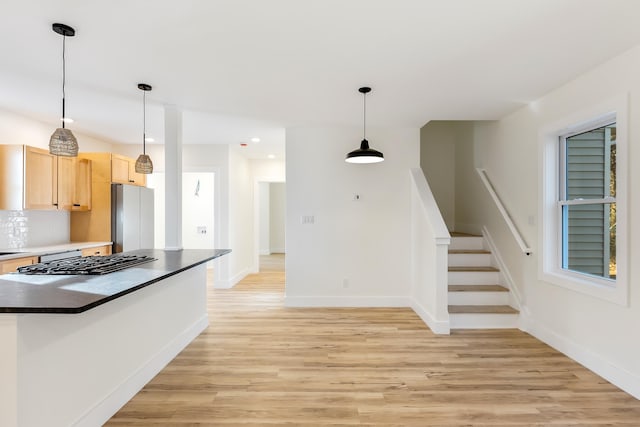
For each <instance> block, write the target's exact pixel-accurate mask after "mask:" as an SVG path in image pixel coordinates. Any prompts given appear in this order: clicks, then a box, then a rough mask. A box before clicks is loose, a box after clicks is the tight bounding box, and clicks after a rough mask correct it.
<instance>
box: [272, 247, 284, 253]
mask: <svg viewBox="0 0 640 427" xmlns="http://www.w3.org/2000/svg"><path fill="white" fill-rule="evenodd" d="M284 252H285V251H284V248H271V253H272V254H283V253H284Z"/></svg>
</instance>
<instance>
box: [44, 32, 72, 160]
mask: <svg viewBox="0 0 640 427" xmlns="http://www.w3.org/2000/svg"><path fill="white" fill-rule="evenodd" d="M51 27H52V29H53V31H55V32H56V33H58V34H60V35H61V36H62V127H61V128H58V129H56V130H55V132H53V135H51V138H50V139H49V153H51V154H54V155H56V156H65V157H76V156H77V155H78V140H77V139H76V137H75V136H73V133H71V131H70V130H69V129H65V127H64V122H65V118H66V117H65V78H66V68H65V66H66V64H65V59H64V54H65V41H66V39H67V37H73V36H75V35H76V30H74V29H73V28H71V27H70V26H68V25H65V24H58V23H56V24H53V25H52V26H51Z"/></svg>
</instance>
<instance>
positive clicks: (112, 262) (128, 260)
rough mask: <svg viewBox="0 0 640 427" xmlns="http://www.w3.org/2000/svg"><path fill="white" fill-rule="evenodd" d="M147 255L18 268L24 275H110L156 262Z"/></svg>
mask: <svg viewBox="0 0 640 427" xmlns="http://www.w3.org/2000/svg"><path fill="white" fill-rule="evenodd" d="M155 260H156V258H152V257H149V256H146V255H126V254H113V255H103V256H86V257H73V258H67V259H62V260H58V261H49V262H41V263H40V264H33V265H25V266H22V267H18V273H22V274H52V275H53V274H108V273H113V272H114V271H118V270H123V269H125V268H129V267H133V266H135V265H140V264H144V263H146V262H150V261H155Z"/></svg>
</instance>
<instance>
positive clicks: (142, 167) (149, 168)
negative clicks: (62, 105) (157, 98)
mask: <svg viewBox="0 0 640 427" xmlns="http://www.w3.org/2000/svg"><path fill="white" fill-rule="evenodd" d="M138 89H140V90H141V91H142V154H140V155H139V156H138V159H137V160H136V172H138V173H144V174H149V173H153V162H152V161H151V157H149V156H148V155H147V97H146V95H147V92H148V91H150V90H151V86H150V85H148V84H146V83H138Z"/></svg>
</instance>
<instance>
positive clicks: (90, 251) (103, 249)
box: [82, 245, 111, 256]
mask: <svg viewBox="0 0 640 427" xmlns="http://www.w3.org/2000/svg"><path fill="white" fill-rule="evenodd" d="M94 255H111V246H107V245H105V246H98V247H95V248H86V249H83V250H82V256H94Z"/></svg>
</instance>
